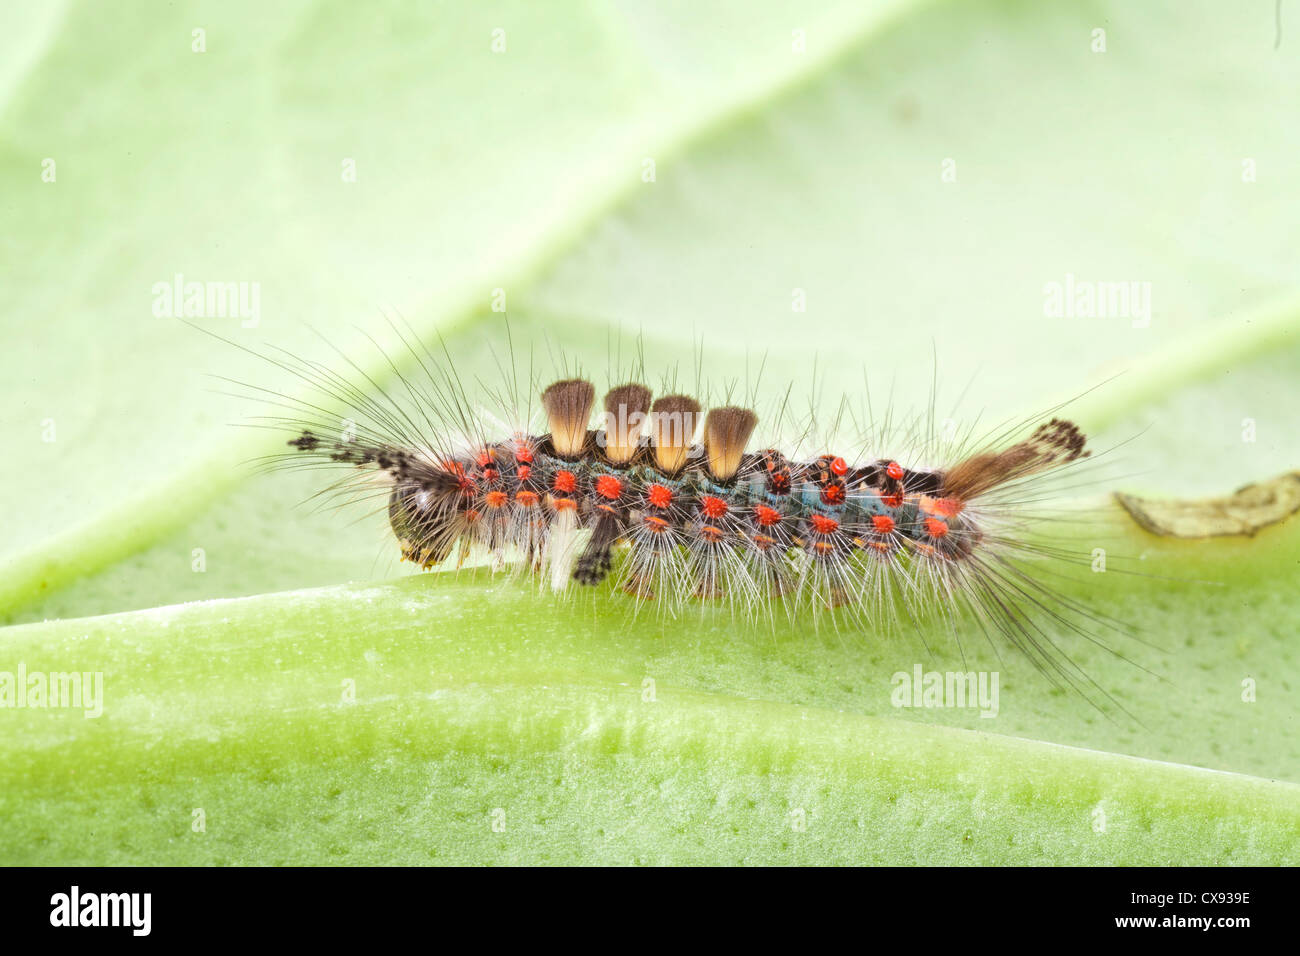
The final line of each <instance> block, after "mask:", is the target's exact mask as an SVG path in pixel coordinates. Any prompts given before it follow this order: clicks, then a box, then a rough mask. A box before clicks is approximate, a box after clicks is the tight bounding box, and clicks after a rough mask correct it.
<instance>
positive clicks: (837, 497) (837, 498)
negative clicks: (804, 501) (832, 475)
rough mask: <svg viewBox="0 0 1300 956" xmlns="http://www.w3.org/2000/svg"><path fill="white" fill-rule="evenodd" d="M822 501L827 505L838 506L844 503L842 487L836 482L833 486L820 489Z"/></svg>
mask: <svg viewBox="0 0 1300 956" xmlns="http://www.w3.org/2000/svg"><path fill="white" fill-rule="evenodd" d="M822 501H824V502H826V503H827V504H828V505H839V504H843V503H844V485H843V484H841V483H839V482H836V483H835V484H833V485H827V486H826V487H825V488H823V489H822Z"/></svg>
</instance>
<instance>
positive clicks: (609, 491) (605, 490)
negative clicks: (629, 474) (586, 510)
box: [596, 475, 623, 501]
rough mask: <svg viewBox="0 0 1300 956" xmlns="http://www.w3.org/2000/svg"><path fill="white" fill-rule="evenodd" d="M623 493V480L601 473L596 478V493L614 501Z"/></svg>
mask: <svg viewBox="0 0 1300 956" xmlns="http://www.w3.org/2000/svg"><path fill="white" fill-rule="evenodd" d="M622 493H623V482H621V481H619V480H618V479H617V478H615V477H614V476H613V475H601V476H600V477H599V478H597V479H596V494H598V495H600V496H601V497H602V498H608V499H609V500H610V501H613V500H614V499H615V498H617V497H618V496H619V495H621V494H622Z"/></svg>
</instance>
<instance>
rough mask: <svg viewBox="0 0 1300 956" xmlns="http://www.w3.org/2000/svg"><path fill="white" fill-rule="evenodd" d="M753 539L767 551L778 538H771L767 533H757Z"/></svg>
mask: <svg viewBox="0 0 1300 956" xmlns="http://www.w3.org/2000/svg"><path fill="white" fill-rule="evenodd" d="M753 540H754V544H756V545H758V546H759V548H760V549H761V550H763V551H766V550H767V549H768V548H770V547H771V546H772V545H774V544H776V538H769V537H768V536H767V535H765V534H756V535H754V538H753Z"/></svg>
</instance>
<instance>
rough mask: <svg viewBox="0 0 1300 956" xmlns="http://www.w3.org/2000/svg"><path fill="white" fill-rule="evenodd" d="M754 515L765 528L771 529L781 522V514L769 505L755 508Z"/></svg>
mask: <svg viewBox="0 0 1300 956" xmlns="http://www.w3.org/2000/svg"><path fill="white" fill-rule="evenodd" d="M754 515H755V517H757V518H758V523H759V524H760V525H762V526H763V527H764V528H770V527H772V525H774V524H777V523H778V522H780V520H781V512H779V511H777V510H776V509H775V508H769V507H768V506H767V505H759V506H758V507H757V508H755V509H754Z"/></svg>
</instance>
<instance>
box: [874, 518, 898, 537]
mask: <svg viewBox="0 0 1300 956" xmlns="http://www.w3.org/2000/svg"><path fill="white" fill-rule="evenodd" d="M871 526H872V527H873V528H875V529H876V533H877V534H892V533H893V531H894V519H893V518H891V517H889V515H872V516H871Z"/></svg>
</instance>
